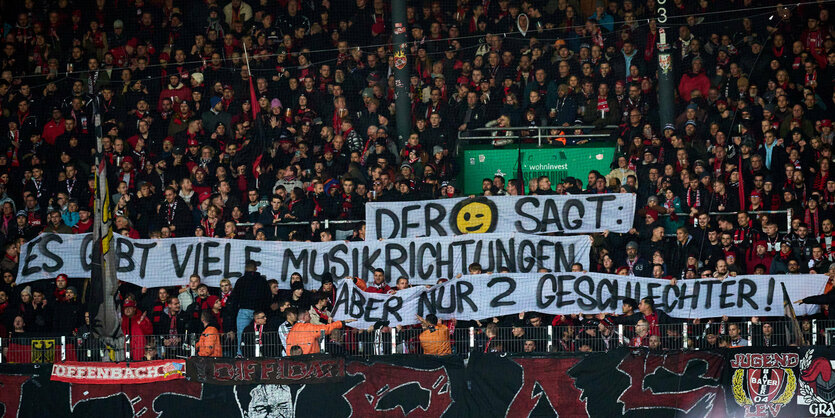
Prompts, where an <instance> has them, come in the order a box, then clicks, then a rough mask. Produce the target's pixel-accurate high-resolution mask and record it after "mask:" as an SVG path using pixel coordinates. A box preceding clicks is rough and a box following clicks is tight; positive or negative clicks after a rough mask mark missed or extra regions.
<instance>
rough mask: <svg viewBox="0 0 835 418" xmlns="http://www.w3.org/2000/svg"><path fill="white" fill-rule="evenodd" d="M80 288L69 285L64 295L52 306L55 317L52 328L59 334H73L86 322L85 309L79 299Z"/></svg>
mask: <svg viewBox="0 0 835 418" xmlns="http://www.w3.org/2000/svg"><path fill="white" fill-rule="evenodd" d="M78 296H79V294H78V289H76V288H75V286H68V287H66V289H64V295H63V298H62V299H61V300H58V301H57V303H55V304H54V305H53V307H52V309H53V313H54V315H55V316H54V319H53V321H52V329H53V331H55V332H56V333H58V334H59V335H71V334H72V332H73V330H75V329H76V328H78V327H79V326H81V325H82V324H83V323H84V309H83V306H81V303H80V302H79V301H78Z"/></svg>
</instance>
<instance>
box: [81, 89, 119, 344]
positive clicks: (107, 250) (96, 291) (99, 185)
mask: <svg viewBox="0 0 835 418" xmlns="http://www.w3.org/2000/svg"><path fill="white" fill-rule="evenodd" d="M93 120H94V125H95V133H96V140H97V145H98V154H97V157H96V159H97V160H98V161H97V164H96V170H95V172H96V173H95V174H96V190H95V193H96V195H95V197H96V200H95V206H96V207H95V208H94V219H93V222H94V223H93V260H92V263H91V264H92V266H91V267H92V270H91V276H90V278H91V290H92V292H91V298H90V300H89V307H90V317H91V319H92V321H91V322H92V325H93V330H94V332H95V334H96V335H97V336H98V337H99V338H101V339H103V340H104V341H105V343H106V344H108V345H111V346H117V345H119V344H118V343H117V342H116V341H117V340H119V339H120V338H121V337H122V330H121V319H120V316H119V311H118V308H117V306H116V293H117V290H118V288H119V280H118V279H117V278H116V268H117V267H118V264H117V263H118V258H117V257H116V251H115V248H114V246H113V223H112V210H111V207H110V191H109V188H108V184H107V170H108V167H107V159H106V158H104V157H103V156H102V154H101V138H102V128H101V114H100V113H99V111H98V106H97V103H96V100H95V99H93Z"/></svg>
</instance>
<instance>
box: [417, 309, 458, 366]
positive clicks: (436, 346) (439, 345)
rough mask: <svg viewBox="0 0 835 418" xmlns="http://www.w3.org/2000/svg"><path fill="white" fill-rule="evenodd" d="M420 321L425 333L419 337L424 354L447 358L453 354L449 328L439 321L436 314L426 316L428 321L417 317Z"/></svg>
mask: <svg viewBox="0 0 835 418" xmlns="http://www.w3.org/2000/svg"><path fill="white" fill-rule="evenodd" d="M415 317H416V318H417V319H418V321H420V325H421V327H422V328H423V332H422V333H420V336H419V337H418V338H419V339H420V346H421V348H423V354H428V355H432V356H447V355H450V354H452V345H451V344H450V342H449V328H447V326H446V325H444V324H443V323H441V322H439V321H438V317H437V316H435V314H429V315H426V319H423V318H421V317H420V315H415Z"/></svg>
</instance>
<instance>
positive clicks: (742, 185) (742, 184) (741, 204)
mask: <svg viewBox="0 0 835 418" xmlns="http://www.w3.org/2000/svg"><path fill="white" fill-rule="evenodd" d="M738 170H739V210H740V211H745V202H746V201H747V199H745V179H743V178H742V153H739V168H738Z"/></svg>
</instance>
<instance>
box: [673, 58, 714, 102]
mask: <svg viewBox="0 0 835 418" xmlns="http://www.w3.org/2000/svg"><path fill="white" fill-rule="evenodd" d="M702 65H703V62H702V59H701V58H694V59H693V62H692V64H691V70H690V72H689V73H687V74H684V75H682V76H681V82H679V83H678V94H679V96H681V99H682V100H684V101H685V102H689V101H690V98H691V94H692V93H693V91H695V90H698V91H699V92H700V93H701V97H705V96H707V92H708V90H710V79H708V78H707V75H706V74H705V72H704V70H703V69H702Z"/></svg>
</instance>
